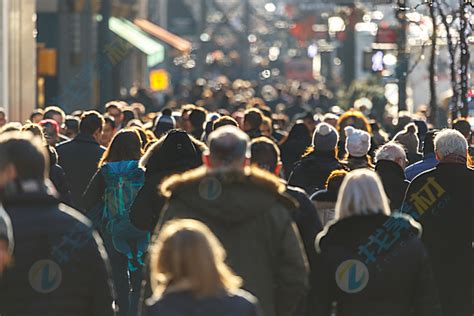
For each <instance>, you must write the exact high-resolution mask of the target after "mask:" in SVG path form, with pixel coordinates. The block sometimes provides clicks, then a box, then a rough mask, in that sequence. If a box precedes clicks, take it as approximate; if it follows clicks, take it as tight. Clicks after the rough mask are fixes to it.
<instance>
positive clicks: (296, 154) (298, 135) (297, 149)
mask: <svg viewBox="0 0 474 316" xmlns="http://www.w3.org/2000/svg"><path fill="white" fill-rule="evenodd" d="M310 145H311V134H310V132H309V130H308V128H307V127H306V125H304V124H303V123H297V124H295V125H293V127H292V128H291V130H290V133H289V134H288V138H287V139H286V140H285V142H284V143H283V144H282V145H281V146H280V151H281V161H282V163H283V172H284V173H285V178H286V179H288V178H289V177H290V174H291V173H292V172H293V168H294V165H295V163H296V162H297V161H299V160H300V159H301V157H302V156H303V154H304V153H305V151H306V149H307V148H308V147H309V146H310Z"/></svg>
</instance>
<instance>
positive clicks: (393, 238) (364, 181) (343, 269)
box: [310, 169, 441, 316]
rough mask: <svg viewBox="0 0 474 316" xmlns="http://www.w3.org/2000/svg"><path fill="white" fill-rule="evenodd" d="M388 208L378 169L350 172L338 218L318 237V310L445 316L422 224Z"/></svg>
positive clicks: (323, 314)
mask: <svg viewBox="0 0 474 316" xmlns="http://www.w3.org/2000/svg"><path fill="white" fill-rule="evenodd" d="M355 201H357V202H355ZM389 214H390V208H389V206H388V200H387V197H386V195H385V193H384V192H383V188H382V184H381V182H380V180H379V179H378V177H377V175H376V174H375V173H374V172H373V171H370V170H368V169H359V170H355V171H353V172H351V173H349V174H348V175H347V176H346V178H345V179H344V182H343V184H342V187H341V192H340V194H339V197H338V201H337V207H336V219H335V221H334V222H332V223H331V224H330V225H328V226H326V227H325V229H324V231H323V232H321V233H320V234H318V236H317V238H316V242H315V247H316V249H317V251H318V254H319V260H320V261H321V263H320V269H318V270H317V271H316V273H317V275H316V277H315V280H317V282H316V283H315V284H314V287H315V294H314V296H313V297H312V298H310V299H311V300H312V302H313V303H314V313H313V315H318V316H329V315H332V313H333V312H335V314H336V315H338V316H346V315H350V316H362V315H363V316H402V315H403V316H405V315H417V316H441V309H440V305H439V300H438V296H437V292H436V289H435V287H434V280H433V274H432V269H431V265H430V262H429V260H428V254H427V251H426V249H425V247H424V245H423V243H422V241H421V239H420V235H421V227H420V225H419V224H418V223H417V222H415V221H414V220H413V219H412V218H411V217H409V216H405V215H400V214H395V215H392V216H390V215H389Z"/></svg>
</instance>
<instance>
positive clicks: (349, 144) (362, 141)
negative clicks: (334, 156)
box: [342, 126, 374, 171]
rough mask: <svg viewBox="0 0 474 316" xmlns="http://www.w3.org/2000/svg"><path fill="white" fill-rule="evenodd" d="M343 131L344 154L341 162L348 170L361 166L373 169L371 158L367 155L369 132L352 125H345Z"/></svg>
mask: <svg viewBox="0 0 474 316" xmlns="http://www.w3.org/2000/svg"><path fill="white" fill-rule="evenodd" d="M344 132H345V133H346V146H345V148H346V156H345V158H344V160H343V161H342V164H344V166H345V167H346V169H348V170H350V171H352V170H356V169H361V168H368V169H372V170H373V169H374V165H373V164H372V158H370V156H369V155H368V153H369V150H370V134H369V133H367V132H366V131H363V130H360V129H355V128H353V127H352V126H346V127H345V128H344Z"/></svg>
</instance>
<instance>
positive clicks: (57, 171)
mask: <svg viewBox="0 0 474 316" xmlns="http://www.w3.org/2000/svg"><path fill="white" fill-rule="evenodd" d="M48 151H49V179H50V180H51V182H52V183H53V184H54V187H55V188H56V191H58V194H59V200H60V201H61V202H62V203H64V204H67V205H69V206H71V207H73V206H74V205H73V203H72V197H71V191H70V190H69V185H68V183H67V181H66V173H65V172H64V170H63V168H61V166H60V165H58V154H57V152H56V149H54V148H53V147H50V146H48Z"/></svg>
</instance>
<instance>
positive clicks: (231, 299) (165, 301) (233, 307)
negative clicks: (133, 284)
mask: <svg viewBox="0 0 474 316" xmlns="http://www.w3.org/2000/svg"><path fill="white" fill-rule="evenodd" d="M147 303H148V304H147V305H148V306H147V314H148V315H149V316H185V315H193V316H260V315H261V313H260V311H259V308H258V303H257V299H256V298H255V297H253V296H252V295H251V294H250V293H247V292H245V291H238V292H237V293H235V294H226V293H223V294H222V295H220V296H218V297H209V298H201V299H199V298H196V297H195V296H194V295H193V294H192V293H191V292H190V291H179V292H171V293H167V294H165V295H163V297H161V298H160V299H158V300H155V301H152V300H150V301H149V302H147Z"/></svg>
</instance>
